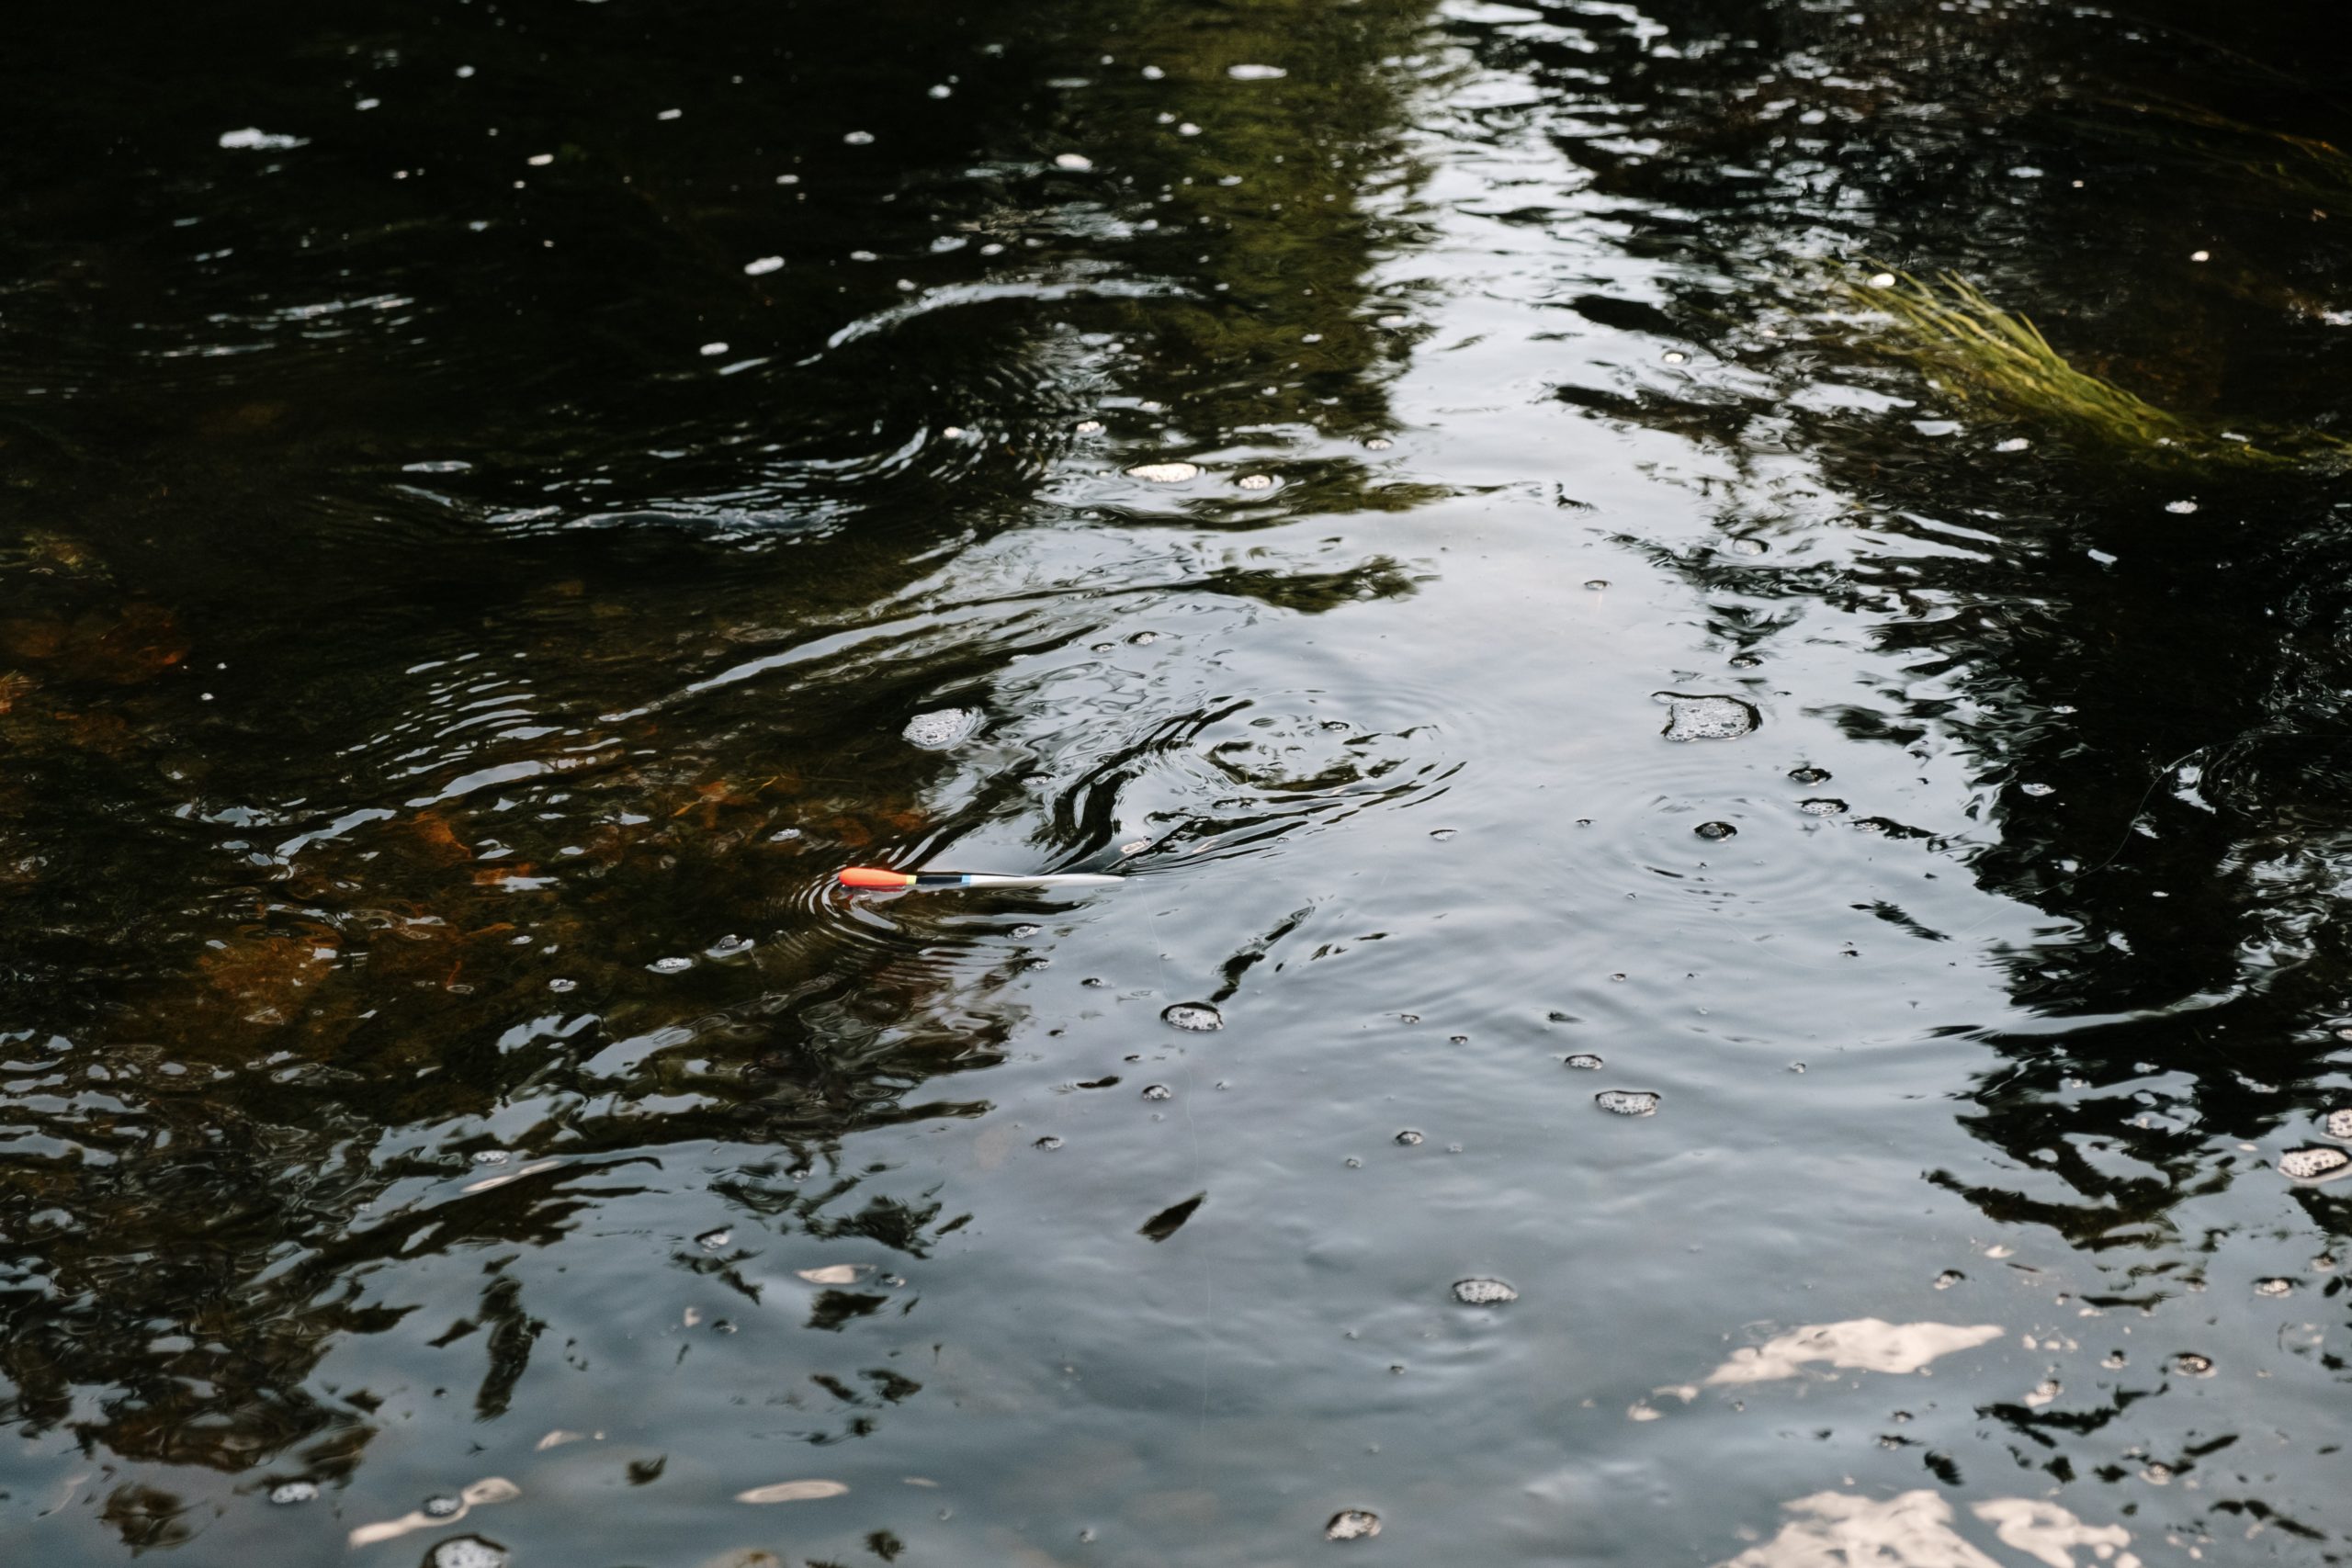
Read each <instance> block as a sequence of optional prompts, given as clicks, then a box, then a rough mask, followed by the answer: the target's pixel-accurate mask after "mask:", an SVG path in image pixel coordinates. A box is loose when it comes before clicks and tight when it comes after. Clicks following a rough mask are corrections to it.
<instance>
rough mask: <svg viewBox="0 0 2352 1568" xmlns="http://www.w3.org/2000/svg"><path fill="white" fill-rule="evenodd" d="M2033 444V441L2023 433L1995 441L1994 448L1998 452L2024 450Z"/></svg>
mask: <svg viewBox="0 0 2352 1568" xmlns="http://www.w3.org/2000/svg"><path fill="white" fill-rule="evenodd" d="M2032 445H2033V443H2032V442H2030V441H2028V440H2027V439H2026V438H2025V437H2024V436H2022V435H2012V436H2010V437H2009V438H2008V439H2007V441H1996V442H1995V443H1994V444H1993V450H1994V451H1996V452H2022V451H2024V450H2025V449H2026V448H2027V447H2029V446H2032Z"/></svg>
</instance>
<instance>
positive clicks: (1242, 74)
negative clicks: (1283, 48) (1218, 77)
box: [1225, 65, 1290, 82]
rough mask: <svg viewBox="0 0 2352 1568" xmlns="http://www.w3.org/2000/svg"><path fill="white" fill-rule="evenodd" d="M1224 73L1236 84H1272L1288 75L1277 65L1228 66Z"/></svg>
mask: <svg viewBox="0 0 2352 1568" xmlns="http://www.w3.org/2000/svg"><path fill="white" fill-rule="evenodd" d="M1225 73H1226V74H1227V75H1228V76H1230V77H1232V78H1233V79H1234V80H1235V81H1237V82H1272V81H1277V80H1279V79H1281V78H1282V77H1284V76H1287V75H1289V74H1290V73H1289V72H1288V71H1285V70H1284V69H1283V67H1281V66H1279V65H1228V66H1227V67H1226V68H1225Z"/></svg>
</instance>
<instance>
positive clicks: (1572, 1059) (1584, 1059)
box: [1563, 1051, 1602, 1073]
mask: <svg viewBox="0 0 2352 1568" xmlns="http://www.w3.org/2000/svg"><path fill="white" fill-rule="evenodd" d="M1563 1065H1564V1066H1570V1067H1574V1068H1575V1069H1576V1070H1577V1071H1578V1072H1580V1073H1595V1072H1599V1071H1600V1068H1601V1065H1602V1064H1601V1060H1600V1057H1598V1056H1596V1055H1593V1054H1592V1053H1591V1052H1589V1051H1579V1052H1577V1054H1576V1055H1573V1056H1569V1057H1566V1058H1565V1059H1564V1062H1563Z"/></svg>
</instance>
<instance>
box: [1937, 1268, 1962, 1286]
mask: <svg viewBox="0 0 2352 1568" xmlns="http://www.w3.org/2000/svg"><path fill="white" fill-rule="evenodd" d="M1967 1278H1968V1276H1967V1275H1965V1274H1963V1273H1962V1272H1961V1271H1960V1270H1959V1269H1945V1270H1944V1271H1943V1272H1942V1273H1940V1274H1939V1275H1937V1276H1936V1289H1938V1290H1939V1291H1949V1290H1951V1288H1952V1287H1953V1286H1954V1285H1957V1284H1959V1283H1960V1282H1961V1281H1962V1280H1965V1279H1967Z"/></svg>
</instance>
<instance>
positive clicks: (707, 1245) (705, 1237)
mask: <svg viewBox="0 0 2352 1568" xmlns="http://www.w3.org/2000/svg"><path fill="white" fill-rule="evenodd" d="M734 1239H735V1233H734V1232H733V1231H731V1230H728V1229H726V1228H725V1227H723V1226H722V1227H721V1228H719V1229H718V1230H715V1231H705V1232H703V1233H702V1235H698V1236H696V1237H695V1246H696V1247H701V1248H702V1249H703V1250H704V1251H705V1252H724V1251H726V1250H727V1244H728V1243H729V1242H730V1241H733V1240H734Z"/></svg>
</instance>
